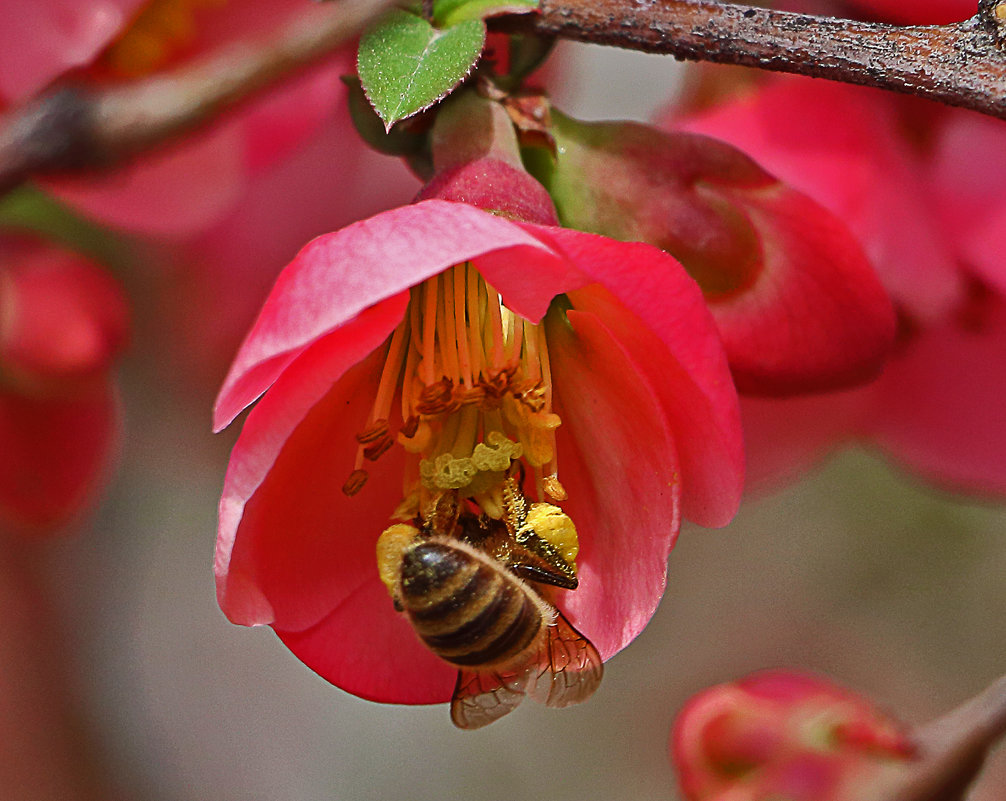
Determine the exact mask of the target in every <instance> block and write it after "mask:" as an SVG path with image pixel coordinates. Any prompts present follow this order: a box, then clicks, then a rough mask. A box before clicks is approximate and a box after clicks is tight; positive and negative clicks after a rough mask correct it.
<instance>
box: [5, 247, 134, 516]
mask: <svg viewBox="0 0 1006 801" xmlns="http://www.w3.org/2000/svg"><path fill="white" fill-rule="evenodd" d="M127 332H128V321H127V311H126V304H125V300H124V298H123V296H122V294H121V291H120V289H119V287H118V285H117V284H116V283H115V282H114V281H113V280H112V279H111V278H110V277H109V276H108V274H107V273H105V272H104V271H103V270H101V269H100V268H99V267H98V266H97V265H95V264H92V263H91V262H89V261H87V260H85V259H83V258H81V257H79V256H77V255H75V254H72V253H69V252H66V251H62V250H58V249H56V248H54V247H52V246H49V245H42V244H39V243H36V242H34V241H26V240H14V239H11V238H9V237H6V238H4V239H3V240H2V241H0V448H2V450H3V453H4V458H3V459H2V460H0V526H2V527H4V528H13V529H16V530H19V531H25V532H37V533H46V532H49V531H53V530H56V529H58V528H59V527H61V526H62V525H64V524H65V523H67V522H69V521H70V520H71V519H72V518H73V517H74V516H76V515H77V514H78V513H79V512H80V511H81V510H82V509H84V508H85V507H86V506H87V505H88V504H89V503H90V502H91V501H93V499H94V496H95V494H96V493H97V492H98V491H99V490H100V489H101V486H102V484H103V482H104V480H105V479H106V478H107V473H108V469H109V466H110V462H111V460H112V458H113V457H114V455H115V451H116V445H117V441H118V436H119V427H120V421H119V408H118V401H117V393H116V388H115V381H114V376H113V373H112V367H113V362H114V360H115V358H116V357H117V356H118V355H119V353H120V352H121V351H122V349H123V347H124V345H125V342H126V336H127Z"/></svg>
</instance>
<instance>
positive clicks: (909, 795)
mask: <svg viewBox="0 0 1006 801" xmlns="http://www.w3.org/2000/svg"><path fill="white" fill-rule="evenodd" d="M1004 734H1006V676H1003V677H1002V678H1000V679H999V680H998V681H996V682H994V683H993V684H991V685H990V686H989V687H988V688H987V689H986V690H984V691H983V692H981V693H979V694H978V695H977V696H975V697H974V698H972V699H970V700H969V701H967V702H965V703H964V704H962V705H961V706H959V707H957V708H956V709H954V710H953V711H951V712H948V713H947V714H946V715H944V716H943V717H941V718H937V719H936V720H934V721H932V722H931V723H928V724H927V725H925V726H923V727H921V728H920V729H919V730H918V731H916V732H915V734H914V739H915V741H916V743H917V745H918V748H919V762H918V763H917V764H916V765H914V766H913V769H912V770H911V771H910V773H909V776H908V780H907V781H905V782H904V783H903V784H902V786H901V787H900V788H899V789H898V791H897V792H896V793H894V794H893V795H892V796H890V798H891V799H892V801H958V799H963V798H964V796H965V793H966V792H967V788H968V787H969V785H970V784H971V783H972V782H973V781H974V780H975V777H976V776H977V775H978V772H979V771H980V770H981V768H982V765H983V763H984V761H985V757H986V755H987V754H988V752H989V750H990V749H992V748H993V747H995V745H996V743H997V742H998V741H999V740H1000V739H1001V738H1002V737H1003V735H1004Z"/></svg>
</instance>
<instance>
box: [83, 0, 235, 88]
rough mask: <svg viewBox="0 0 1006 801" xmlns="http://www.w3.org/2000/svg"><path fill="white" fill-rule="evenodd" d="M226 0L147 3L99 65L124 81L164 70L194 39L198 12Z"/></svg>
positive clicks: (154, 1) (169, 0)
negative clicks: (124, 78) (166, 64)
mask: <svg viewBox="0 0 1006 801" xmlns="http://www.w3.org/2000/svg"><path fill="white" fill-rule="evenodd" d="M226 2H227V0H151V1H150V2H149V3H147V4H146V5H145V6H143V7H142V8H141V9H140V12H139V13H138V14H137V15H136V17H134V18H133V21H132V23H130V25H129V26H128V27H127V28H126V29H125V30H124V31H123V32H122V34H121V35H120V36H119V38H118V39H116V40H115V41H114V42H112V44H110V45H109V46H108V47H107V48H106V49H105V52H104V53H102V55H101V63H102V64H103V65H104V66H105V67H107V68H108V69H110V70H112V71H113V72H115V73H117V74H119V75H121V76H124V77H131V78H132V77H138V76H140V75H146V74H148V73H150V72H153V71H154V70H156V69H158V68H160V67H162V66H164V64H165V63H166V62H167V61H168V60H170V59H171V58H172V57H174V56H176V55H178V53H179V52H180V51H181V50H182V49H183V48H185V47H186V46H187V45H189V44H190V43H191V42H192V40H193V38H194V37H195V31H196V22H195V17H196V14H197V13H198V12H199V10H200V9H201V8H205V7H213V6H221V5H223V4H224V3H226Z"/></svg>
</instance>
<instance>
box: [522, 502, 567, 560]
mask: <svg viewBox="0 0 1006 801" xmlns="http://www.w3.org/2000/svg"><path fill="white" fill-rule="evenodd" d="M524 528H530V529H533V530H534V533H535V534H537V535H538V536H539V537H541V538H542V539H543V540H545V541H546V542H547V543H548V544H549V545H551V546H552V547H553V548H555V550H556V552H557V553H558V554H559V556H561V557H562V558H563V559H564V560H565V561H566V562H567V563H568V564H570V565H573V566H575V565H576V557H577V554H579V553H580V541H579V539H577V536H576V526H575V525H574V524H573V520H572V519H571V518H570V516H569V515H567V514H566V513H565V512H564V511H562V509H560V508H559V507H558V506H553V505H552V504H550V503H532V504H531V508H530V509H528V512H527V519H526V520H525V522H524Z"/></svg>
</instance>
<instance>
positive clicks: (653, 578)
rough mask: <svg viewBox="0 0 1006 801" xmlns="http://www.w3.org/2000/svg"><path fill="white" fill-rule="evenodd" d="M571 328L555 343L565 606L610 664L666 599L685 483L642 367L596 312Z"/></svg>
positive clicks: (553, 328)
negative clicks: (575, 577) (566, 547)
mask: <svg viewBox="0 0 1006 801" xmlns="http://www.w3.org/2000/svg"><path fill="white" fill-rule="evenodd" d="M569 321H570V323H571V324H572V327H573V330H572V332H570V331H568V330H566V329H564V327H563V324H562V323H558V324H556V325H550V326H549V329H548V344H549V358H550V359H551V363H552V376H553V379H554V386H555V388H556V395H555V397H554V404H555V407H554V408H555V410H556V411H557V413H558V414H559V416H560V417H561V418H562V425H561V426H560V427H559V429H558V431H557V441H556V449H557V453H558V457H559V478H560V480H561V481H562V483H563V486H564V487H565V488H566V490H567V491H568V493H569V500H568V501H567V502H565V503H564V504H563V506H564V509H565V511H566V512H567V514H569V515H570V517H571V518H572V519H573V522H574V523H575V524H576V526H577V532H578V535H579V540H580V555H579V557H578V559H577V563H578V574H579V580H580V586H579V587H578V588H577V590H576V591H575V592H565V593H560V594H559V597H558V598H557V602H558V603H559V605H560V607H561V608H562V609H563V610H564V611H565V612H566V613H567V614H568V616H569V618H570V620H571V621H572V622H573V623H574V624H575V625H576V626H577V627H578V628H580V630H581V631H582V633H583V634H585V635H586V636H587V637H589V638H590V639H591V641H592V642H593V643H594V645H596V646H597V648H598V650H599V651H600V653H601V656H602V657H604V658H605V659H608V658H609V657H611V656H612V655H614V654H615V653H617V652H618V651H620V650H621V649H622V648H624V647H625V646H626V645H627V644H628V643H629V642H630V641H631V640H633V639H634V638H635V637H636V636H637V635H638V634H639V632H640V631H642V630H643V628H644V627H645V626H646V624H647V623H648V622H649V620H650V617H651V616H652V615H653V612H654V610H655V609H656V607H657V604H658V603H659V602H660V598H661V596H662V595H663V592H664V585H665V582H666V578H667V556H668V554H669V552H670V550H671V547H672V546H673V545H674V540H675V538H676V537H677V533H678V527H679V523H680V512H679V500H680V494H681V480H680V475H679V471H678V464H677V458H676V454H675V449H674V439H673V436H672V433H671V431H670V430H669V428H668V421H667V419H666V417H665V413H664V410H663V409H662V408H661V406H660V405H659V404H658V402H657V398H656V397H655V393H654V391H653V388H652V387H651V386H650V385H649V384H648V382H647V380H646V378H645V377H644V375H643V374H642V372H641V370H640V366H639V365H638V364H636V363H634V361H633V359H632V355H631V354H630V353H628V352H627V351H626V350H625V349H624V348H623V347H622V346H621V344H620V343H619V342H618V341H617V340H616V339H615V338H614V335H613V333H612V331H610V330H609V329H608V328H607V327H606V326H605V325H604V323H603V322H602V321H601V320H600V319H599V318H598V317H596V316H595V315H593V314H588V313H584V312H578V311H570V312H569Z"/></svg>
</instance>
